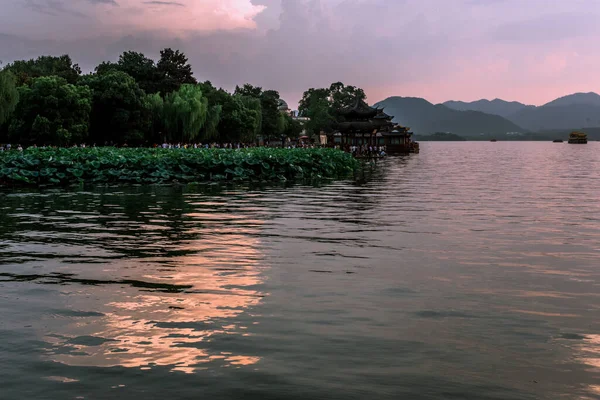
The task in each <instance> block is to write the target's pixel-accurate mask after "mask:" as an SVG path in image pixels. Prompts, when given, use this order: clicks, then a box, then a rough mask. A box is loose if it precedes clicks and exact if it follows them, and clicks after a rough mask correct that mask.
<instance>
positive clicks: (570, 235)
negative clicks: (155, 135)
mask: <svg viewBox="0 0 600 400" xmlns="http://www.w3.org/2000/svg"><path fill="white" fill-rule="evenodd" d="M421 149H422V150H421V154H415V155H411V156H409V157H403V158H389V159H387V160H385V161H383V162H380V163H379V164H378V166H377V168H376V169H375V170H374V171H373V172H372V173H371V174H370V176H369V177H368V178H367V179H365V180H360V181H358V182H337V183H332V184H327V185H323V186H321V187H311V186H294V187H290V188H279V187H271V188H264V189H260V190H259V189H252V190H249V189H247V188H239V189H224V190H217V189H213V190H202V189H200V188H197V189H194V188H182V187H111V188H97V189H86V190H85V191H76V190H73V191H69V190H45V191H3V192H0V383H1V385H0V399H3V400H12V399H112V398H115V399H117V398H118V399H136V398H137V399H236V398H240V399H241V398H243V399H302V400H306V399H344V400H346V399H478V400H479V399H498V400H500V399H502V400H506V399H599V398H600V143H596V142H593V143H590V144H588V145H567V144H554V143H515V142H513V143H503V142H498V143H488V142H485V143H476V142H473V143H468V142H467V143H423V144H422V145H421Z"/></svg>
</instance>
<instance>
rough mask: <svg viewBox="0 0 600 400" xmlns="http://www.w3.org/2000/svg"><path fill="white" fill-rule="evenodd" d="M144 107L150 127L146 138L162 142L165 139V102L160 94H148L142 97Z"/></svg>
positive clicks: (154, 141)
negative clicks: (148, 116) (148, 117)
mask: <svg viewBox="0 0 600 400" xmlns="http://www.w3.org/2000/svg"><path fill="white" fill-rule="evenodd" d="M144 107H145V108H146V109H147V110H148V112H149V114H150V129H149V131H148V133H147V135H146V139H148V140H149V141H150V142H153V143H162V142H163V141H164V140H165V137H164V131H165V117H164V110H165V102H164V100H163V98H162V97H160V94H158V93H155V94H149V95H146V97H145V98H144Z"/></svg>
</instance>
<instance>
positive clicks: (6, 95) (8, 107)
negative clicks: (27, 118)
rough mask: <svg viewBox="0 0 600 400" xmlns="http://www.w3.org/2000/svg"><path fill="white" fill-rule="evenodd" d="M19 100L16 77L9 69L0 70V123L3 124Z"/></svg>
mask: <svg viewBox="0 0 600 400" xmlns="http://www.w3.org/2000/svg"><path fill="white" fill-rule="evenodd" d="M18 102H19V92H18V90H17V79H16V78H15V76H14V75H13V74H12V73H11V72H10V71H5V70H2V71H0V125H3V124H4V123H5V122H6V121H8V118H9V117H10V115H11V114H12V113H13V111H14V110H15V107H16V106H17V103H18Z"/></svg>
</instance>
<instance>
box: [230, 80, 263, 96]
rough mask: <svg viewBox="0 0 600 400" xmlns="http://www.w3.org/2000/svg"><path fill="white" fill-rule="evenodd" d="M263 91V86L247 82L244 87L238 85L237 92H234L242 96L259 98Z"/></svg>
mask: <svg viewBox="0 0 600 400" xmlns="http://www.w3.org/2000/svg"><path fill="white" fill-rule="evenodd" d="M262 92H263V90H262V88H261V87H258V86H252V85H251V84H249V83H246V84H244V86H242V87H239V86H236V87H235V92H233V93H234V94H237V95H240V96H246V97H254V98H256V99H259V98H260V96H261V95H262Z"/></svg>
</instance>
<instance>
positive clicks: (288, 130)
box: [283, 114, 304, 138]
mask: <svg viewBox="0 0 600 400" xmlns="http://www.w3.org/2000/svg"><path fill="white" fill-rule="evenodd" d="M283 115H284V117H285V119H286V125H285V130H284V131H283V135H284V136H286V137H289V138H298V137H300V134H301V133H302V131H303V130H304V129H303V127H302V124H301V123H300V122H298V121H297V120H295V119H293V118H292V117H291V116H289V115H287V114H283Z"/></svg>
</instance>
